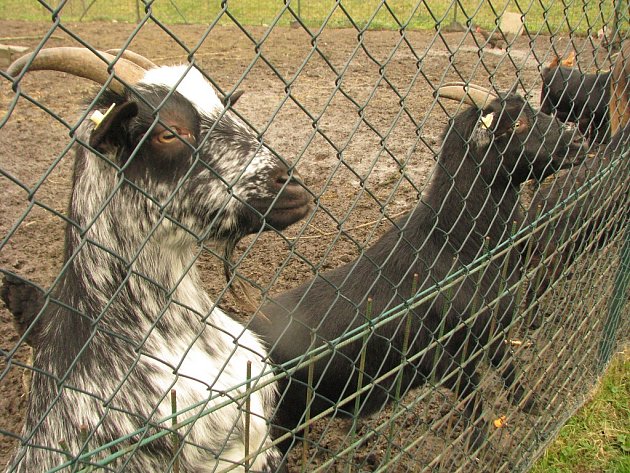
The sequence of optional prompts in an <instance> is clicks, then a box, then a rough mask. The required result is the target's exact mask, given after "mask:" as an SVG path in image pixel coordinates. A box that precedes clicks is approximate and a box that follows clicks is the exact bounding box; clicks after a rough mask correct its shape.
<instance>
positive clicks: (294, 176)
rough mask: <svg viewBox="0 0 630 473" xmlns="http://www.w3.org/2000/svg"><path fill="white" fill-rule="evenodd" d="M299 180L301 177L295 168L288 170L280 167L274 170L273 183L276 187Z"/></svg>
mask: <svg viewBox="0 0 630 473" xmlns="http://www.w3.org/2000/svg"><path fill="white" fill-rule="evenodd" d="M301 180H302V177H301V176H300V174H299V173H298V172H297V170H295V169H293V170H289V169H288V168H284V167H282V168H279V169H277V170H276V175H275V184H276V185H277V186H278V187H282V186H284V185H285V184H296V183H297V182H298V181H301Z"/></svg>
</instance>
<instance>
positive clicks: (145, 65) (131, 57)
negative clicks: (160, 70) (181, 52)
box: [105, 49, 158, 71]
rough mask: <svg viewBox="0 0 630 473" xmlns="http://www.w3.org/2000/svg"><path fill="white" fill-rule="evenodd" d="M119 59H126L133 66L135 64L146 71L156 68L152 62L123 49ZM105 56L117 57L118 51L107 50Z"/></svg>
mask: <svg viewBox="0 0 630 473" xmlns="http://www.w3.org/2000/svg"><path fill="white" fill-rule="evenodd" d="M122 51H123V52H122V54H121V56H120V57H122V58H124V59H126V60H127V61H131V62H133V63H134V64H137V65H138V66H140V67H141V68H142V69H144V70H146V71H148V70H149V69H154V68H156V67H158V66H157V64H155V63H154V62H153V61H151V60H149V59H147V58H146V57H144V56H142V55H141V54H138V53H135V52H133V51H129V50H128V49H123V50H122ZM105 52H106V53H107V54H111V55H112V56H117V55H118V53H120V49H108V50H107V51H105Z"/></svg>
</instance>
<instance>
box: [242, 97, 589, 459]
mask: <svg viewBox="0 0 630 473" xmlns="http://www.w3.org/2000/svg"><path fill="white" fill-rule="evenodd" d="M466 89H468V88H467V87H462V86H461V85H455V86H449V87H445V88H442V89H440V95H442V96H445V97H448V98H454V99H457V100H466V101H469V103H471V104H472V105H473V107H471V108H468V109H467V110H464V111H462V112H461V113H459V114H458V115H457V116H455V117H454V118H453V119H452V121H451V123H450V126H449V127H448V129H447V130H446V132H445V133H444V136H443V145H442V148H441V152H440V154H439V157H438V160H437V164H436V166H435V168H434V170H433V174H432V177H431V181H430V183H429V184H428V186H427V189H426V192H425V193H424V194H423V195H422V197H421V200H420V201H419V203H418V204H417V205H416V207H415V209H414V210H413V211H412V212H410V213H409V214H407V215H405V216H404V217H402V218H400V219H399V220H398V221H397V222H396V223H394V225H393V227H392V228H391V229H390V230H389V231H388V232H387V233H386V234H385V235H384V236H383V237H382V238H380V239H379V240H378V241H377V242H376V243H375V244H374V245H373V246H371V247H370V248H368V249H367V250H366V251H365V252H364V253H362V255H361V256H360V257H359V258H358V259H356V260H355V261H352V262H350V263H347V264H345V265H343V266H341V267H339V268H337V269H334V270H332V271H328V272H325V273H321V274H318V275H317V276H316V277H315V278H314V279H312V280H309V281H308V282H306V283H305V284H303V285H301V286H299V287H297V288H295V289H292V290H289V291H288V292H284V293H282V294H280V295H278V296H277V297H274V298H273V300H272V301H269V302H268V303H267V304H266V305H265V306H264V307H263V308H262V311H263V312H264V313H265V315H266V316H267V318H268V320H266V319H265V318H262V317H261V318H256V319H254V320H253V321H252V324H251V325H250V327H251V328H252V329H253V330H254V331H256V332H257V333H259V334H260V335H261V336H262V338H263V339H264V341H265V342H266V343H267V344H268V346H269V350H270V355H271V357H272V360H273V361H274V362H275V363H277V364H284V363H289V362H291V361H292V360H301V361H303V362H306V361H309V355H308V354H307V351H308V349H313V348H318V347H319V348H321V347H326V346H328V347H330V351H331V353H329V354H328V355H326V356H323V357H321V358H317V359H315V361H314V369H313V373H312V374H313V380H312V389H313V399H312V403H311V405H310V406H307V404H306V403H307V389H308V388H307V386H308V377H309V369H308V367H307V366H303V367H301V368H300V369H298V370H297V371H296V372H295V373H292V374H291V376H290V377H289V378H288V379H287V381H286V382H285V383H284V391H282V390H281V401H280V402H281V404H280V408H279V411H278V412H279V416H280V419H278V420H277V422H279V424H280V425H282V426H283V427H284V428H286V429H287V430H293V429H295V428H296V426H298V425H299V424H300V423H301V422H303V421H304V412H305V411H306V410H307V409H306V408H307V407H309V408H310V413H311V416H314V415H316V414H318V413H321V412H323V411H324V410H326V409H328V408H331V407H333V406H335V405H337V408H336V409H335V412H338V413H344V412H345V413H348V414H351V415H352V414H353V412H352V410H353V406H354V404H355V403H354V401H352V402H350V405H349V406H348V405H346V406H341V407H339V405H338V403H339V402H340V401H342V400H343V399H344V398H347V397H349V396H352V395H353V394H354V393H355V391H356V389H357V383H358V378H359V363H360V357H361V353H362V351H364V354H365V369H364V372H363V373H362V376H363V378H362V379H363V386H367V385H369V383H376V384H375V385H374V386H373V387H372V388H371V389H370V390H369V391H368V392H366V393H364V394H363V395H362V396H361V400H360V404H361V414H369V413H371V412H374V411H376V410H378V409H380V408H382V406H383V405H384V404H385V403H387V402H388V401H390V400H392V399H393V398H394V390H395V386H396V384H397V381H396V378H397V375H396V367H397V366H399V365H400V364H401V360H402V359H403V358H406V359H409V358H410V357H413V356H414V355H417V354H420V353H423V352H424V354H422V355H421V356H419V357H417V358H416V359H415V360H414V361H413V362H409V363H408V364H406V365H405V366H404V369H403V371H402V384H401V386H402V392H403V393H404V392H406V391H407V390H408V389H410V388H411V387H414V386H420V385H422V384H424V383H426V382H427V381H428V380H434V381H435V382H436V383H439V384H441V385H443V386H445V387H447V388H449V389H451V390H452V391H453V392H455V393H456V395H457V396H458V398H459V399H461V400H464V399H467V403H466V407H465V416H466V418H467V419H468V420H470V421H472V422H474V423H476V424H480V422H478V421H479V420H480V416H481V413H482V409H483V408H482V403H481V398H480V396H479V394H478V392H477V387H478V384H479V375H478V374H477V365H478V364H479V361H480V359H481V358H482V356H480V355H481V353H482V352H486V353H487V354H488V355H489V358H490V360H491V362H492V364H493V365H494V366H495V367H498V366H500V365H501V366H502V367H503V366H505V367H504V368H503V369H502V371H501V374H502V377H503V380H504V382H505V385H506V386H507V387H510V388H512V395H511V398H512V401H513V402H517V401H520V402H522V404H523V405H524V407H526V408H531V407H532V405H531V404H532V397H531V396H529V395H527V394H526V392H525V389H524V388H523V387H522V386H521V385H520V384H518V383H517V382H516V381H515V379H516V376H517V373H516V370H515V368H514V366H513V364H512V363H511V362H510V361H509V360H504V358H506V352H505V344H504V341H505V338H504V336H505V335H506V332H505V331H506V329H507V328H508V326H509V325H510V323H511V321H512V320H513V316H514V312H515V310H516V302H515V301H516V294H515V293H516V292H517V291H518V288H515V287H514V285H515V284H516V283H517V281H519V279H520V278H521V261H520V257H521V256H520V252H519V251H517V250H513V251H511V252H509V253H503V254H499V255H497V256H496V257H495V258H494V259H493V260H492V261H491V262H489V264H488V266H487V267H486V268H485V269H483V270H482V271H481V272H480V273H475V274H470V275H468V276H467V277H464V278H463V279H462V280H461V281H460V282H457V283H456V284H455V285H454V286H453V287H451V288H448V289H442V290H441V291H440V292H439V294H438V295H437V296H436V297H435V298H434V299H432V300H430V301H427V302H424V303H422V304H420V305H419V306H417V307H414V308H413V309H412V310H411V322H410V323H411V331H410V338H409V345H408V347H409V348H408V351H407V352H406V353H403V346H404V340H405V324H406V319H405V316H403V317H401V318H399V319H396V320H393V321H391V322H388V323H386V324H385V325H382V326H380V327H378V328H374V329H373V330H370V331H369V332H368V335H367V337H368V338H367V346H366V347H365V349H363V342H362V340H357V341H353V342H351V343H349V344H347V345H345V346H339V347H335V346H332V343H331V341H333V340H335V339H337V338H339V337H343V336H344V335H345V334H348V333H349V332H351V331H353V330H356V329H358V328H359V327H361V326H362V325H363V324H365V323H366V322H367V321H368V317H369V316H370V315H371V317H372V318H374V317H376V316H379V315H380V314H382V313H383V312H384V311H386V310H388V309H392V308H394V307H396V306H399V305H401V304H404V303H405V301H407V300H408V299H409V298H410V297H411V296H412V285H413V275H414V274H417V275H418V276H419V282H418V284H417V291H418V292H421V291H425V290H429V289H431V288H439V287H440V284H439V282H440V281H442V280H444V278H446V277H447V276H449V275H450V274H453V273H455V272H456V271H458V270H460V269H462V268H463V267H464V266H469V265H471V264H472V263H473V262H474V261H475V260H477V259H478V258H480V257H481V256H482V255H483V254H484V253H485V252H486V251H487V250H492V249H494V248H496V247H497V246H498V245H499V244H501V243H504V242H505V241H506V239H508V238H509V237H510V232H511V231H512V228H513V222H514V221H515V220H516V221H519V222H520V221H521V220H522V219H523V218H524V216H523V215H521V214H522V212H521V211H520V210H519V186H520V185H521V184H522V183H523V182H524V181H526V180H527V179H530V178H532V177H535V178H538V179H542V178H544V177H545V176H547V175H549V174H551V173H552V172H554V171H556V170H558V169H561V168H563V167H567V166H570V165H572V164H573V163H575V162H580V161H581V160H582V159H583V157H584V155H585V149H584V148H583V147H582V146H581V144H578V143H576V142H574V135H573V134H572V133H571V132H570V131H568V130H566V129H564V128H563V126H562V124H561V123H560V122H559V121H558V120H556V119H555V118H553V117H551V116H549V115H545V114H542V113H539V112H537V111H535V110H534V109H532V108H531V107H530V105H529V104H528V103H527V102H526V101H525V100H524V99H522V98H521V97H520V96H517V95H508V96H505V97H501V98H500V97H498V96H496V95H494V94H490V93H489V92H487V91H482V90H478V89H476V88H474V87H473V88H470V89H469V90H466ZM504 277H505V279H503V278H504ZM368 298H371V300H372V302H371V312H370V314H368V308H367V305H368ZM475 313H477V315H476V316H475V317H473V318H472V319H471V317H472V316H473V315H474V314H475ZM464 321H465V322H464ZM450 331H453V332H452V334H451V335H450V336H447V337H446V339H445V340H440V341H439V342H438V341H437V339H438V338H439V334H440V333H444V334H448V333H449V332H450ZM311 336H313V337H314V338H313V340H314V341H313V342H312V341H311ZM504 361H506V363H505V365H503V362H504ZM392 370H393V371H392ZM388 372H389V373H390V375H389V376H388V377H386V378H385V379H384V380H379V381H378V382H376V381H375V380H377V378H379V377H380V376H383V375H384V374H386V373H388ZM392 373H393V374H392ZM346 404H347V403H346ZM471 434H472V435H471V438H470V440H472V443H473V445H474V447H479V446H480V444H481V443H482V441H483V439H484V438H485V427H484V426H483V425H477V426H476V427H474V428H473V429H472V430H471ZM285 446H287V445H285Z"/></svg>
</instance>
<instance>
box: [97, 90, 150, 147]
mask: <svg viewBox="0 0 630 473" xmlns="http://www.w3.org/2000/svg"><path fill="white" fill-rule="evenodd" d="M137 114H138V105H137V104H136V103H135V102H125V103H123V104H120V105H115V106H114V108H112V109H111V110H110V111H109V112H108V113H106V114H105V116H104V117H103V119H102V121H101V122H100V123H99V124H97V125H96V127H94V130H92V134H91V135H90V146H91V147H92V148H94V149H96V150H98V151H101V152H104V151H105V150H106V149H107V148H110V147H118V146H121V145H122V144H123V139H124V133H123V131H124V128H125V125H126V124H127V123H128V122H129V120H130V119H132V118H133V117H135V116H136V115H137Z"/></svg>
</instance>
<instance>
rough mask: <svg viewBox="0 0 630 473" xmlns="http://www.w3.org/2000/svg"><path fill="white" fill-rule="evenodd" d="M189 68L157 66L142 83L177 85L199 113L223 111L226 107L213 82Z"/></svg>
mask: <svg viewBox="0 0 630 473" xmlns="http://www.w3.org/2000/svg"><path fill="white" fill-rule="evenodd" d="M187 68H188V66H185V65H180V66H162V67H156V68H155V69H150V70H148V71H147V73H146V74H145V75H144V78H143V79H142V81H140V83H141V84H147V85H151V84H154V85H162V86H165V87H168V88H171V89H172V88H173V87H175V85H177V92H179V93H180V94H182V95H183V96H184V97H186V98H187V99H188V100H189V101H190V103H192V104H193V105H194V106H195V108H196V109H197V111H199V113H202V114H204V115H208V116H215V115H216V114H217V113H219V112H221V111H222V110H223V108H224V107H223V104H222V103H221V100H219V96H218V95H217V93H216V91H215V90H214V87H212V84H210V83H209V82H208V81H207V80H206V79H205V78H204V77H203V75H202V74H201V72H199V70H198V69H196V68H194V67H193V68H191V69H190V70H188V71H187ZM182 77H183V79H182Z"/></svg>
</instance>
